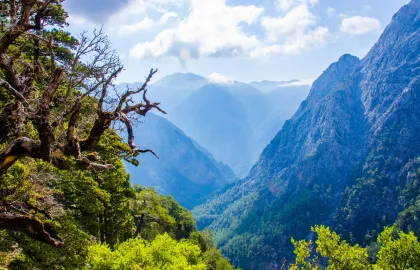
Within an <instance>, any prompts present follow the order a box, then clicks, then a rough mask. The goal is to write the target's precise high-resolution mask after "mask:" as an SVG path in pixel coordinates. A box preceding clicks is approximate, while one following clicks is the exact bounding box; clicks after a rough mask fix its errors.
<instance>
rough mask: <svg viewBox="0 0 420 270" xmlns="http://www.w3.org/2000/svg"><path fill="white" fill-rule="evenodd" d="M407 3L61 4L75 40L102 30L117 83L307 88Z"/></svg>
mask: <svg viewBox="0 0 420 270" xmlns="http://www.w3.org/2000/svg"><path fill="white" fill-rule="evenodd" d="M408 2H409V0H351V1H350V0H339V1H337V0H89V1H86V0H66V1H65V3H64V5H65V7H66V9H67V11H68V12H69V15H70V18H69V23H70V31H71V32H72V33H74V34H77V33H79V32H81V31H82V30H90V29H93V28H94V27H100V26H101V25H104V27H105V30H106V32H107V33H108V35H109V37H110V39H111V41H112V43H113V45H114V47H115V49H116V50H117V51H118V52H119V53H120V54H121V58H122V59H123V62H124V65H125V71H124V72H123V73H122V74H121V76H120V78H119V82H135V81H141V80H142V79H143V78H144V76H145V75H146V74H147V72H148V70H149V69H150V68H152V67H154V68H156V67H157V68H159V70H160V72H159V73H158V76H157V77H162V76H165V75H169V74H172V73H175V72H192V73H196V74H199V75H203V76H206V77H212V78H214V79H215V80H229V79H234V80H238V81H244V82H248V81H254V80H289V79H301V80H306V81H311V80H312V79H313V78H316V77H318V76H319V75H320V74H321V73H322V71H323V70H324V69H326V68H327V67H328V65H329V64H330V63H331V62H334V61H336V60H337V59H338V58H339V57H340V56H341V55H342V54H344V53H351V54H353V55H356V56H358V57H363V56H364V55H365V54H366V53H367V52H368V50H369V49H370V48H371V47H372V46H373V44H374V43H375V42H376V41H377V39H378V38H379V36H380V34H381V32H382V31H383V29H384V28H385V27H386V25H387V24H388V23H389V22H390V21H391V18H392V15H393V14H394V13H395V12H397V11H398V9H399V8H400V7H401V6H403V5H404V4H406V3H408Z"/></svg>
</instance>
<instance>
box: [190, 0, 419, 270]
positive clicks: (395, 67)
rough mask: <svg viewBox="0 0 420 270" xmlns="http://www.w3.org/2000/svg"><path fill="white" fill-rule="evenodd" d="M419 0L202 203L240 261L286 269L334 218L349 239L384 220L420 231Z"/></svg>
mask: <svg viewBox="0 0 420 270" xmlns="http://www.w3.org/2000/svg"><path fill="white" fill-rule="evenodd" d="M418 44H420V1H418V0H413V1H411V2H410V3H409V4H407V5H406V6H404V7H402V8H401V10H400V11H399V12H398V13H397V14H396V15H394V17H393V19H392V21H391V23H390V25H389V26H388V27H387V28H386V29H385V31H384V33H383V34H382V36H381V38H380V39H379V41H378V42H377V43H376V44H375V45H374V47H373V48H372V49H371V50H370V52H369V53H368V54H367V55H366V57H364V58H363V59H362V60H359V59H357V58H356V57H354V56H351V55H343V56H342V57H341V58H340V59H339V60H338V61H337V62H336V63H333V64H332V65H330V66H329V67H328V68H327V69H326V70H325V71H324V73H323V74H322V75H321V76H320V77H319V78H318V79H317V80H316V81H315V82H314V84H313V86H312V88H311V90H310V94H309V96H308V98H307V99H306V100H305V101H304V102H302V104H301V106H300V107H299V109H298V111H297V112H296V113H295V115H294V116H293V117H292V118H291V119H290V120H289V121H286V123H285V124H284V126H283V128H282V129H281V130H280V132H279V133H278V134H277V135H276V137H275V138H274V139H273V140H272V141H271V143H270V144H269V145H268V146H267V147H266V148H265V150H264V151H263V153H262V155H261V157H260V159H259V161H258V162H257V163H256V165H255V166H254V167H253V168H252V170H251V172H250V174H249V175H248V177H246V178H245V179H242V180H238V181H236V182H234V183H231V184H229V185H228V186H227V187H225V188H224V189H222V190H220V191H218V192H217V193H216V194H215V195H214V196H212V198H211V199H210V200H209V201H207V202H206V203H205V204H203V205H200V206H198V207H196V208H195V209H194V213H195V216H196V219H197V222H198V225H199V226H200V227H201V228H204V227H207V228H210V229H211V230H212V231H213V233H214V235H215V238H216V240H217V242H218V245H219V247H221V249H222V251H223V253H224V254H225V255H227V256H228V257H229V258H230V259H231V261H232V263H234V264H235V265H238V266H240V267H241V268H244V269H279V267H280V266H281V264H282V260H283V258H285V257H286V258H290V257H291V256H292V250H293V247H292V244H291V242H290V239H291V237H294V238H295V239H303V238H306V239H312V237H313V234H312V233H311V231H310V227H311V226H313V225H315V224H326V225H328V226H331V227H332V228H333V229H334V230H336V231H338V232H339V233H340V234H341V235H342V236H343V237H344V238H345V239H346V240H347V241H349V242H351V243H359V244H363V245H368V244H371V243H372V242H374V241H375V240H376V237H377V233H378V232H379V231H381V230H382V228H383V226H386V225H392V224H394V223H395V224H396V225H397V226H399V227H401V228H402V229H411V230H414V231H415V232H416V233H417V235H419V233H420V221H419V219H420V181H419V179H420V158H419V157H420V136H419V134H420V46H418Z"/></svg>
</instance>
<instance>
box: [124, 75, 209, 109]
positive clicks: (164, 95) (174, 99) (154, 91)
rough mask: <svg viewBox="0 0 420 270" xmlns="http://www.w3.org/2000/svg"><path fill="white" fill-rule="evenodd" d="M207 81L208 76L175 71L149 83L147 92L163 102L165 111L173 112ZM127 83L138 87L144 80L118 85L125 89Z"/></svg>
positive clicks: (149, 95)
mask: <svg viewBox="0 0 420 270" xmlns="http://www.w3.org/2000/svg"><path fill="white" fill-rule="evenodd" d="M207 83H208V80H207V79H206V78H204V77H201V76H198V75H195V74H192V73H174V74H172V75H169V76H166V77H163V78H162V79H160V80H158V81H156V82H155V83H152V84H151V85H149V87H148V92H147V94H148V98H149V99H150V100H153V101H159V102H161V107H162V108H163V109H164V110H165V111H167V112H171V110H172V109H173V108H174V107H176V106H177V105H178V104H180V103H181V102H183V101H184V100H185V99H187V98H188V97H189V96H190V95H191V94H192V93H193V92H194V91H195V90H197V89H199V88H200V87H202V86H203V85H205V84H207ZM127 85H128V86H129V87H132V88H136V87H141V86H142V85H143V82H136V83H129V84H127V83H122V84H120V85H118V86H117V87H118V88H119V89H124V88H126V87H127Z"/></svg>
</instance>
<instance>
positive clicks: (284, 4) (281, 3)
mask: <svg viewBox="0 0 420 270" xmlns="http://www.w3.org/2000/svg"><path fill="white" fill-rule="evenodd" d="M318 3H319V0H276V6H277V9H278V10H281V11H283V12H287V11H289V10H291V9H292V8H294V7H296V6H298V5H301V4H308V5H311V6H313V5H315V4H318Z"/></svg>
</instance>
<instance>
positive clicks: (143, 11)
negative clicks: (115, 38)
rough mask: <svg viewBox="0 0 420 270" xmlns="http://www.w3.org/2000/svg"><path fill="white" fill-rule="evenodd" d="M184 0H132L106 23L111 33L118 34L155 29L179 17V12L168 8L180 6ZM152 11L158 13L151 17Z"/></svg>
mask: <svg viewBox="0 0 420 270" xmlns="http://www.w3.org/2000/svg"><path fill="white" fill-rule="evenodd" d="M184 1H185V0H153V1H150V0H130V1H129V2H128V4H127V5H126V6H124V7H123V8H122V9H121V10H119V11H118V12H117V13H115V14H113V15H112V16H111V17H110V19H109V20H108V21H107V23H106V25H107V26H108V27H109V31H110V32H111V33H116V34H118V35H131V34H135V33H137V32H140V31H144V30H149V29H153V28H156V27H159V26H162V25H165V24H166V23H167V22H168V21H169V20H170V19H173V18H177V17H178V14H177V13H175V12H173V11H168V10H167V9H166V8H171V9H174V7H179V6H180V5H181V4H182V3H183V2H184ZM164 7H165V8H164ZM150 11H153V13H155V14H157V15H155V16H154V17H150V16H149V15H148V14H149V12H150ZM156 17H157V18H156ZM139 18H140V19H139Z"/></svg>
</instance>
